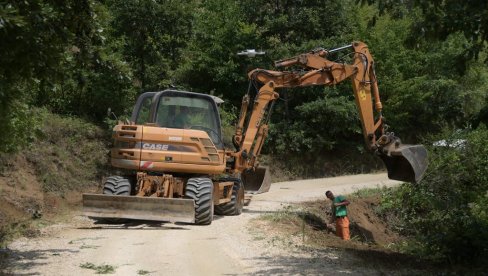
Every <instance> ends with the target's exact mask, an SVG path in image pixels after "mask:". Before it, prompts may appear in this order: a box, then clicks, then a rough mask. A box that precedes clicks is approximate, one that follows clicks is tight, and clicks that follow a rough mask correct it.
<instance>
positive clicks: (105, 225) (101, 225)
mask: <svg viewBox="0 0 488 276" xmlns="http://www.w3.org/2000/svg"><path fill="white" fill-rule="evenodd" d="M93 224H94V226H88V227H87V226H84V227H77V228H76V229H92V230H96V229H111V230H112V229H115V230H190V229H189V228H186V227H183V226H184V225H188V224H177V223H175V224H172V223H170V222H160V221H145V220H123V221H117V222H108V221H104V220H99V221H95V222H94V223H93Z"/></svg>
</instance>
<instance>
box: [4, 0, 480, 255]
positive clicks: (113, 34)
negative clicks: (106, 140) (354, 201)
mask: <svg viewBox="0 0 488 276" xmlns="http://www.w3.org/2000/svg"><path fill="white" fill-rule="evenodd" d="M458 2H459V1H454V0H444V1H436V0H430V1H416V0H408V1H401V2H399V1H389V0H377V1H374V0H368V1H353V0H348V1H339V0H331V1H325V2H324V1H318V0H309V1H300V0H297V1H292V0H279V1H265V0H250V1H241V0H236V1H225V0H191V1H184V2H181V1H172V0H127V1H115V0H82V1H78V0H68V1H55V0H30V1H15V0H6V1H2V2H1V3H0V52H1V53H2V54H1V55H0V128H1V129H2V131H1V132H0V152H16V151H19V150H22V149H24V148H25V147H27V146H28V145H29V143H31V142H32V141H34V140H36V139H37V135H39V133H38V131H36V129H38V128H39V126H40V120H39V118H37V117H36V116H35V114H36V113H35V112H34V111H33V110H35V109H34V107H43V108H47V109H48V110H50V111H51V112H53V113H57V114H61V115H70V116H77V117H82V118H84V119H86V120H90V121H92V122H94V123H96V124H104V122H106V121H108V118H107V109H108V108H110V109H111V110H112V111H113V112H114V113H115V114H117V115H119V116H124V115H127V114H128V113H129V110H130V109H131V105H132V103H133V102H134V100H135V98H136V97H137V95H138V94H140V93H142V92H144V91H149V90H152V91H154V90H162V89H165V88H168V87H170V86H174V87H178V88H184V89H186V90H192V91H197V92H203V93H211V94H214V95H218V96H220V97H222V98H224V99H225V100H226V101H227V103H226V104H225V106H224V108H225V109H226V111H227V112H226V113H225V114H227V116H226V118H235V116H234V115H232V114H233V113H236V109H235V107H236V106H239V101H240V99H241V97H242V95H243V94H244V93H245V91H246V88H247V80H246V72H247V71H248V70H249V69H251V68H255V67H261V68H270V67H271V66H270V65H271V64H272V61H273V60H277V59H281V58H284V57H288V56H293V55H296V54H298V53H302V52H305V51H309V50H311V49H313V48H316V47H326V48H331V47H336V46H342V45H345V44H348V43H350V42H351V41H353V40H361V41H364V42H366V43H367V44H368V45H369V47H370V50H371V52H372V53H373V56H374V58H375V60H376V71H377V75H378V78H379V86H380V93H381V95H382V101H383V103H384V107H385V108H384V115H385V117H386V118H387V119H388V123H389V125H390V126H391V129H390V130H392V131H395V133H396V134H398V136H400V137H402V138H403V140H404V142H411V143H413V142H419V141H422V142H424V143H426V144H432V142H433V141H435V140H436V139H444V138H443V137H445V135H443V134H445V133H449V130H451V131H455V130H460V133H461V134H460V135H462V136H463V137H461V138H463V139H468V141H471V140H470V139H474V140H475V141H478V140H479V139H481V137H485V136H486V135H485V136H483V135H484V134H483V133H485V132H486V130H484V128H483V126H482V125H483V124H486V123H487V121H488V68H487V66H486V60H487V59H488V56H487V51H486V50H487V48H486V40H487V39H488V37H487V36H488V19H487V18H488V15H487V14H486V13H487V12H488V7H487V6H488V4H487V2H486V1H481V0H478V1H465V2H463V3H458ZM248 48H256V49H262V50H265V51H266V55H265V56H260V57H257V58H255V59H245V58H243V57H240V56H237V55H236V53H237V52H238V51H241V50H243V49H248ZM352 97H353V96H352V93H351V89H350V85H349V84H348V83H344V84H342V85H338V86H336V87H329V88H324V87H314V88H307V89H288V90H286V91H281V101H279V104H278V105H277V107H276V111H275V113H274V115H273V116H274V118H273V120H272V121H273V122H274V123H273V124H272V125H271V130H270V131H271V136H270V139H269V140H268V142H267V146H266V149H265V150H266V151H267V153H268V154H270V155H271V156H272V157H274V158H275V159H279V160H285V161H282V162H283V163H285V166H288V168H289V169H290V170H292V171H293V172H292V173H293V174H296V175H299V176H300V177H310V176H317V175H320V176H323V175H326V174H334V173H337V172H359V171H362V170H363V167H364V166H366V167H369V168H371V164H372V162H373V161H371V158H370V157H365V156H366V154H365V153H364V147H363V145H362V143H363V142H362V135H361V130H360V124H359V119H358V116H357V111H356V109H355V106H354V103H353V100H352ZM478 126H481V127H478ZM476 127H478V128H479V129H480V130H477V131H475V132H472V131H473V129H475V128H476ZM429 137H435V138H429ZM476 137H478V138H476ZM485 138H486V137H485ZM477 139H478V140H477ZM471 144H472V143H471V142H469V143H468V145H467V146H466V149H465V150H463V151H452V149H451V148H448V149H446V152H448V153H446V154H447V155H440V157H433V162H432V165H431V169H430V170H429V173H428V176H427V177H426V179H425V180H424V181H422V183H421V184H422V185H420V186H419V187H418V188H415V189H414V188H413V187H410V188H405V189H407V190H408V189H412V190H411V194H410V195H411V196H410V197H409V198H410V200H408V199H405V198H404V197H401V198H402V201H401V203H399V205H400V206H405V207H406V209H405V210H406V211H405V212H413V211H414V210H416V209H415V208H417V207H415V206H416V205H417V204H419V202H417V201H416V200H418V201H420V202H424V201H426V202H428V204H430V205H429V206H430V207H429V208H426V209H425V210H424V212H426V213H425V214H423V216H422V217H423V218H431V220H429V221H430V222H431V223H438V224H442V226H443V227H445V229H443V230H442V231H445V232H446V233H447V234H446V235H447V236H448V237H453V239H447V238H436V239H432V238H430V239H429V243H425V244H426V245H429V246H430V248H432V249H433V250H434V249H435V250H437V251H436V252H441V253H442V254H444V255H452V254H451V253H452V252H450V251H449V250H447V249H446V248H445V245H444V247H442V246H440V245H441V243H444V244H449V243H453V242H455V240H454V236H455V238H456V239H457V240H465V239H469V238H470V237H473V235H476V237H478V239H477V240H475V241H479V243H477V244H480V246H485V245H486V241H487V237H486V233H485V234H484V235H481V234H479V233H474V232H473V231H464V232H462V231H459V227H460V225H463V226H465V227H469V228H468V229H474V227H476V225H479V224H477V223H481V225H484V227H485V228H486V221H487V217H486V216H485V215H480V214H484V213H482V212H481V210H486V207H487V206H486V205H487V200H486V197H482V196H481V195H483V194H485V193H486V188H487V187H486V183H487V179H486V173H485V176H484V177H483V174H482V173H483V172H481V171H479V172H478V170H482V168H483V167H479V166H475V165H476V164H485V168H486V156H487V155H486V145H485V144H484V143H482V142H480V143H479V144H476V143H474V144H475V145H477V146H476V147H475V148H473V150H472V151H470V150H471V146H470V145H471ZM471 152H472V153H473V154H471ZM483 152H485V155H484V156H483V155H474V153H477V154H481V153H483ZM437 153H438V152H435V154H437ZM468 153H469V154H468ZM436 156H437V155H436ZM477 156H478V157H477ZM358 157H360V158H358ZM476 158H478V159H476ZM483 161H484V162H485V163H483ZM297 164H308V165H309V166H306V167H304V166H299V165H297ZM469 164H474V165H473V166H468V165H469ZM457 165H459V166H457ZM443 166H452V168H451V167H449V169H445V168H444V167H443ZM439 168H443V169H439ZM455 169H456V170H455ZM457 170H459V171H457ZM476 175H479V176H480V177H479V178H476ZM440 179H442V180H443V181H444V180H445V181H444V185H445V187H447V190H449V191H450V193H454V192H455V193H454V194H455V195H458V197H455V198H456V201H455V202H458V203H459V204H460V205H459V204H458V203H456V204H458V205H452V204H454V203H452V204H451V203H450V202H451V201H453V200H454V199H453V198H454V197H453V196H452V195H454V194H449V196H448V195H446V197H436V194H437V192H438V191H437V188H436V187H441V185H440V184H439V181H441V180H440ZM460 182H462V185H463V186H456V185H461V184H460ZM450 185H452V186H450ZM483 185H484V186H483ZM443 187H444V186H443ZM424 189H426V190H425V191H424ZM406 192H408V191H402V193H406ZM473 193H476V194H477V195H478V197H476V198H474V197H473V196H472V194H473ZM448 203H449V207H452V206H454V207H453V213H452V214H451V215H452V217H453V220H452V221H449V222H446V221H444V219H445V218H438V217H435V212H439V210H442V209H441V208H444V207H446V206H447V205H446V204H448ZM463 204H464V205H463ZM466 204H474V205H469V206H474V207H469V208H470V209H469V210H474V209H473V208H475V209H476V208H478V209H476V210H480V211H479V212H471V213H469V212H467V211H466V210H464V209H463V208H461V207H460V206H468V205H466ZM434 207H435V208H434ZM457 208H459V209H460V210H461V209H462V213H457V211H455V210H457ZM465 209H466V208H465ZM409 214H412V213H409ZM431 216H433V217H431ZM466 216H467V218H466V219H465V220H463V221H457V220H454V219H461V218H462V219H464V218H465V217H466ZM405 219H406V220H411V217H410V216H406V217H405ZM436 219H437V220H436ZM444 222H446V223H444ZM409 223H415V221H410V222H409ZM483 223H484V224H483ZM425 225H429V224H425ZM436 225H437V224H436ZM451 226H452V227H451ZM454 226H456V227H454ZM408 227H413V226H412V225H411V224H408ZM412 229H413V228H412ZM414 229H416V230H418V232H417V233H418V234H420V233H423V234H424V235H425V237H431V236H430V235H429V233H432V234H433V232H436V230H433V229H437V228H432V227H416V228H414ZM463 229H464V228H463ZM439 231H440V230H439ZM450 235H452V236H450ZM457 240H456V241H457ZM473 242H474V241H473ZM472 245H473V244H467V245H466V246H472ZM452 248H455V247H452ZM484 248H486V246H485V247H484ZM481 251H483V250H481ZM481 251H480V250H478V251H476V252H481ZM485 253H486V252H485Z"/></svg>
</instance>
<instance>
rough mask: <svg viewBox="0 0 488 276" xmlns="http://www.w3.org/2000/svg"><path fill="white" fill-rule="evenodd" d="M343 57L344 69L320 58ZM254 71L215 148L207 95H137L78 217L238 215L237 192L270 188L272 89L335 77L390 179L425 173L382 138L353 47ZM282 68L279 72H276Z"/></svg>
mask: <svg viewBox="0 0 488 276" xmlns="http://www.w3.org/2000/svg"><path fill="white" fill-rule="evenodd" d="M343 51H347V52H346V53H347V55H350V56H351V62H350V63H344V62H343V63H339V62H335V61H331V60H329V59H328V57H329V55H331V54H333V53H337V52H343ZM275 67H276V68H277V70H265V69H254V70H252V71H250V72H249V73H248V76H249V80H250V84H249V89H248V91H247V93H246V94H245V95H244V96H243V99H242V104H241V110H240V115H239V119H238V121H237V124H236V128H235V133H234V135H233V138H232V142H233V144H234V147H235V149H231V150H230V149H227V148H225V147H224V143H223V137H222V129H221V122H220V117H219V112H218V105H219V104H220V103H222V102H223V101H222V100H221V99H220V98H218V97H214V96H211V95H207V94H199V93H192V92H186V91H178V90H164V91H159V92H146V93H143V94H141V95H140V96H139V98H138V100H137V102H136V104H135V106H134V109H133V112H132V116H131V118H130V121H127V122H119V124H117V125H116V126H115V127H114V129H113V139H114V146H113V148H112V149H111V163H112V166H114V167H115V168H119V169H123V171H124V172H125V173H123V174H121V175H115V176H110V177H108V178H107V179H106V181H105V183H104V186H103V194H83V211H84V214H85V215H86V216H88V217H92V218H95V219H120V218H124V219H137V220H156V221H174V222H185V223H195V224H202V225H208V224H210V223H211V222H212V220H213V215H214V213H215V214H218V215H239V214H241V213H242V210H243V206H244V202H245V194H246V193H251V194H252V193H263V192H267V191H269V189H270V184H271V181H270V178H269V174H268V171H267V169H266V167H263V166H260V164H259V156H260V153H261V149H262V147H263V144H264V142H265V140H266V137H267V136H268V130H269V121H270V118H271V113H272V110H273V107H274V105H275V103H276V100H277V99H279V97H280V94H279V91H280V89H283V88H296V87H306V86H317V85H321V86H330V85H336V84H338V83H341V82H343V81H345V80H350V81H351V82H352V90H353V93H354V96H355V102H356V105H357V108H358V111H359V116H360V120H361V125H362V131H363V136H364V140H365V143H366V147H367V148H368V149H369V150H370V151H371V152H372V153H373V154H375V155H377V156H378V157H380V158H381V159H382V160H383V162H384V163H385V166H386V169H387V171H388V177H389V178H390V179H394V180H399V181H403V182H418V181H420V179H421V178H422V176H423V174H424V173H425V171H426V169H427V163H428V161H427V151H426V149H425V147H423V146H422V145H408V144H403V143H402V142H401V140H400V139H399V138H398V137H396V136H395V135H394V133H392V132H387V131H386V130H387V127H386V124H385V119H384V117H383V115H382V108H383V107H382V103H381V100H380V95H379V90H378V82H377V79H376V74H375V70H374V60H373V58H372V56H371V54H370V52H369V50H368V47H367V45H366V44H365V43H363V42H353V43H352V44H350V45H346V46H343V47H339V48H335V49H330V50H327V49H324V48H319V49H315V50H312V51H310V52H308V53H304V54H300V55H298V56H295V57H292V58H287V59H283V60H279V61H276V62H275ZM286 69H288V70H286Z"/></svg>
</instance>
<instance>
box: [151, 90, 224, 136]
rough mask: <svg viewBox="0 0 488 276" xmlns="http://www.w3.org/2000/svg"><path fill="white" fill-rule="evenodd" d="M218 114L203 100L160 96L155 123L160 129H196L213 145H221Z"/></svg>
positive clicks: (206, 100) (212, 106)
mask: <svg viewBox="0 0 488 276" xmlns="http://www.w3.org/2000/svg"><path fill="white" fill-rule="evenodd" d="M217 116H218V114H217V113H216V110H215V109H214V104H213V102H210V100H208V99H205V98H198V97H181V96H174V95H170V96H169V95H168V96H165V95H162V96H161V97H160V98H159V104H158V110H157V112H156V116H155V119H156V121H155V123H156V124H157V125H158V126H160V127H168V128H178V129H197V130H203V131H205V132H207V133H208V135H209V136H210V138H211V139H212V141H213V142H214V144H216V145H219V144H221V141H220V134H219V132H220V129H219V127H218V122H219V121H218V118H217Z"/></svg>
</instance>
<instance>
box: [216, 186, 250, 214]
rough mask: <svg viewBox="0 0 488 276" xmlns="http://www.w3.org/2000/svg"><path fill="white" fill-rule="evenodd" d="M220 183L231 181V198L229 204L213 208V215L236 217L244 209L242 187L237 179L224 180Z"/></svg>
mask: <svg viewBox="0 0 488 276" xmlns="http://www.w3.org/2000/svg"><path fill="white" fill-rule="evenodd" d="M220 181H233V182H234V186H232V197H231V199H230V201H229V202H226V203H223V204H220V205H217V206H215V213H216V214H217V215H224V216H238V215H240V214H242V209H243V208H244V185H243V184H242V181H241V179H239V178H226V179H220Z"/></svg>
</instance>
